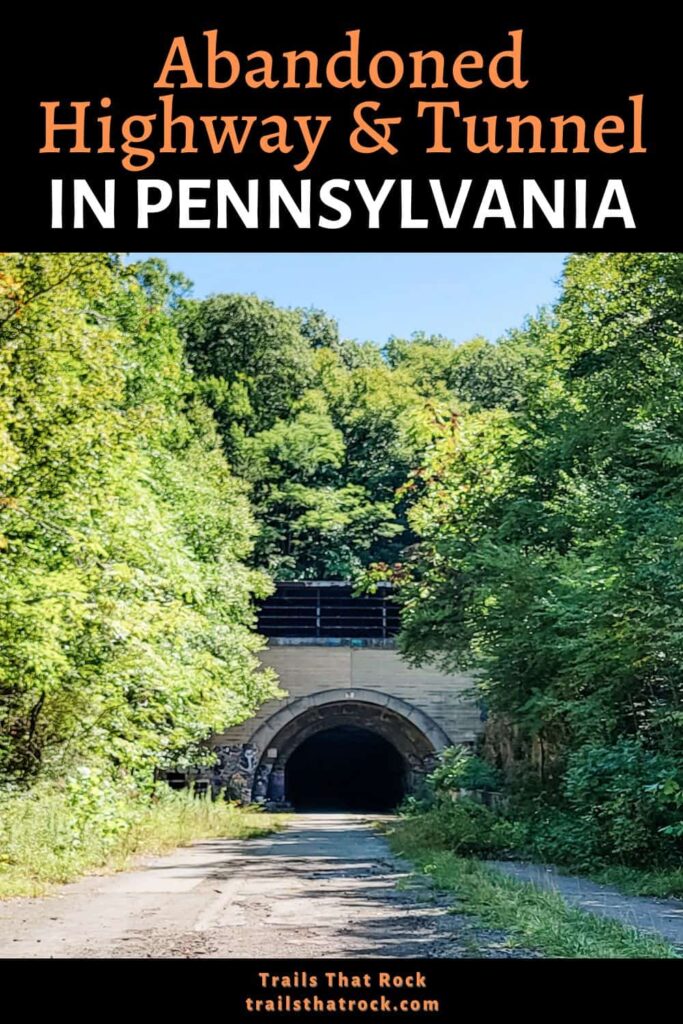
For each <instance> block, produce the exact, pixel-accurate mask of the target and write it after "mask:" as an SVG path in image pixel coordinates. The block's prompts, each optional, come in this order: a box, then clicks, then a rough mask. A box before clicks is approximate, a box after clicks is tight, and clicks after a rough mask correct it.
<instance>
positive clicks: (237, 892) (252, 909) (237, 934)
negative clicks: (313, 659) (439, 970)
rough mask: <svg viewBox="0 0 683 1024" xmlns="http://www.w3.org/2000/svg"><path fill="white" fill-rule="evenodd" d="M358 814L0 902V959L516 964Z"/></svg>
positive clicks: (314, 820)
mask: <svg viewBox="0 0 683 1024" xmlns="http://www.w3.org/2000/svg"><path fill="white" fill-rule="evenodd" d="M407 876H408V871H407V869H406V867H405V866H403V865H401V864H400V863H399V862H397V861H396V860H395V859H394V858H393V857H392V855H391V853H390V851H389V848H388V846H387V844H386V842H385V840H384V839H383V838H382V837H381V836H379V835H378V834H377V833H376V832H374V831H373V829H372V827H371V823H370V821H369V819H367V818H365V817H363V816H362V815H300V816H297V817H296V818H294V819H293V820H292V822H291V824H290V825H289V826H288V827H287V828H286V829H285V830H283V831H282V832H280V833H276V834H275V835H272V836H267V837H265V838H263V839H252V840H248V841H246V842H245V841H239V840H215V839H214V840H207V841H204V842H200V843H196V844H195V845H193V846H191V847H186V848H184V849H179V850H176V851H175V852H174V853H172V854H170V855H168V856H165V857H159V858H156V859H153V860H152V859H150V860H147V861H145V862H143V863H142V864H141V866H139V867H138V868H137V869H136V870H133V871H127V872H124V873H122V874H117V875H109V876H90V877H88V878H84V879H82V880H81V881H78V882H75V883H72V884H70V885H66V886H63V887H61V888H60V889H59V890H58V892H57V894H55V895H53V896H49V897H47V898H44V899H20V900H13V901H9V902H5V903H1V904H0V956H3V957H7V956H14V957H198V958H203V957H220V956H227V957H290V956H291V957H331V956H337V957H352V956H358V957H389V956H397V957H416V956H425V957H471V956H487V957H492V958H499V957H512V956H515V957H518V956H524V955H528V954H525V953H524V952H523V951H519V950H509V949H507V948H506V945H505V937H504V936H503V935H501V934H499V933H497V932H492V931H487V930H483V929H481V928H480V927H478V926H477V925H476V922H474V923H473V922H472V920H471V919H469V918H465V917H458V916H457V915H454V914H451V913H449V912H448V904H447V901H446V900H445V899H443V898H440V897H438V896H435V895H434V894H433V893H432V892H431V891H430V890H429V887H428V886H427V885H426V884H419V883H418V884H417V885H416V884H415V883H408V881H407Z"/></svg>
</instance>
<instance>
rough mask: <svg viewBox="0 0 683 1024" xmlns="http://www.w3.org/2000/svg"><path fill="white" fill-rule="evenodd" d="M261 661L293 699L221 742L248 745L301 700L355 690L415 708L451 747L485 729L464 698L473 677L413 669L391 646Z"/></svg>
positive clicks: (295, 649)
mask: <svg viewBox="0 0 683 1024" xmlns="http://www.w3.org/2000/svg"><path fill="white" fill-rule="evenodd" d="M261 660H262V662H263V663H264V665H268V666H269V667H271V668H273V669H274V670H275V672H276V673H277V675H278V678H279V680H280V685H281V686H282V688H283V689H284V690H287V692H288V694H289V696H288V697H287V698H286V699H285V700H272V701H268V702H267V703H266V704H264V705H263V707H262V708H261V709H260V711H259V712H258V714H257V715H256V716H255V717H254V718H252V719H250V720H249V721H247V722H243V723H242V724H241V725H238V726H235V727H234V728H233V729H228V730H227V731H226V732H224V733H221V734H220V735H219V736H217V737H216V742H217V743H229V744H239V743H248V742H249V740H250V738H251V736H252V735H253V733H254V732H255V731H256V729H257V727H258V726H259V725H260V724H261V723H262V722H265V721H266V719H268V718H270V716H271V715H272V714H273V713H274V712H275V711H277V710H278V709H279V708H281V707H283V706H286V705H287V704H289V703H291V702H292V701H293V700H295V699H296V698H298V697H303V696H306V695H307V694H309V693H317V692H319V691H321V690H336V689H344V690H349V691H351V690H353V688H354V687H363V688H364V689H368V690H379V691H381V692H382V693H388V694H389V695H390V696H392V697H400V698H401V699H402V700H405V701H407V702H408V703H409V704H413V705H414V706H415V707H416V708H419V709H420V710H421V711H424V712H426V714H428V715H429V716H430V717H431V718H433V719H434V721H435V722H436V724H437V725H440V726H441V728H442V729H443V730H444V732H445V733H446V734H447V735H448V737H449V738H450V740H451V742H452V743H463V742H470V741H472V740H474V739H475V738H476V737H477V736H478V735H479V733H480V732H481V729H482V723H481V720H480V714H479V711H478V709H477V708H476V707H474V706H473V705H472V703H471V702H470V701H468V700H467V699H465V698H464V697H463V691H464V690H467V689H469V688H470V687H471V686H472V677H471V676H468V675H465V674H457V675H445V674H444V673H441V672H436V671H434V670H433V669H424V668H419V669H416V668H410V666H408V665H406V663H405V662H404V661H402V660H401V658H400V656H399V654H398V652H397V651H396V650H393V649H390V648H389V649H387V648H384V649H375V648H373V647H352V646H346V647H344V646H336V647H327V646H312V645H311V646H308V645H305V644H296V645H283V646H280V645H277V646H270V647H269V648H268V649H267V650H266V651H263V652H262V654H261Z"/></svg>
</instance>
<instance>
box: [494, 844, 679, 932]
mask: <svg viewBox="0 0 683 1024" xmlns="http://www.w3.org/2000/svg"><path fill="white" fill-rule="evenodd" d="M493 866H494V867H496V868H497V869H498V870H499V871H503V872H504V873H505V874H506V875H511V876H512V877H513V878H516V879H518V880H519V881H521V882H533V884H534V885H536V886H538V887H539V888H540V889H548V890H550V891H552V892H557V893H559V894H560V895H561V896H563V897H564V899H565V900H566V901H567V903H570V904H571V905H572V906H574V907H579V908H580V909H581V910H587V911H589V912H590V913H591V914H599V915H600V916H601V917H612V918H614V919H615V920H616V921H620V922H621V923H622V924H625V925H628V926H630V927H631V928H638V929H639V930H640V931H643V932H651V933H653V934H657V935H663V936H664V938H665V939H668V940H669V942H671V943H673V945H674V946H680V947H681V948H683V900H674V899H669V900H666V899H654V898H651V897H645V896H625V895H624V893H622V892H619V890H618V889H613V888H612V887H611V886H609V885H599V884H598V883H597V882H591V881H589V880H588V879H587V878H581V877H580V876H578V875H563V874H561V872H559V871H557V870H556V869H555V868H550V867H544V866H543V865H541V864H527V863H524V862H523V861H500V862H493Z"/></svg>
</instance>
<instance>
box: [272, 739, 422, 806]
mask: <svg viewBox="0 0 683 1024" xmlns="http://www.w3.org/2000/svg"><path fill="white" fill-rule="evenodd" d="M405 788H406V787H405V766H404V763H403V758H402V757H401V755H400V754H399V752H398V751H397V749H396V747H395V746H394V745H393V744H392V743H390V742H389V741H388V740H385V739H384V738H383V737H382V736H379V735H378V734H377V733H375V732H372V731H371V730H370V729H364V728H362V727H360V726H356V725H339V726H336V727H334V728H331V729H323V730H321V731H320V732H316V733H314V735H312V736H309V738H308V739H306V740H304V741H303V743H301V744H300V745H299V746H298V747H297V748H296V750H294V752H293V753H292V754H291V756H290V757H289V760H288V762H287V766H286V771H285V791H286V794H287V800H288V801H289V803H291V804H292V805H293V806H294V807H295V809H296V810H298V811H304V810H305V811H330V810H333V811H391V810H393V809H394V808H395V807H396V806H397V805H398V804H399V803H400V802H401V800H402V798H403V796H404V794H405Z"/></svg>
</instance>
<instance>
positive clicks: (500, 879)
mask: <svg viewBox="0 0 683 1024" xmlns="http://www.w3.org/2000/svg"><path fill="white" fill-rule="evenodd" d="M481 810H483V808H479V811H481ZM424 822H425V816H418V817H407V818H403V819H402V820H400V821H399V823H398V824H397V825H396V826H394V827H393V828H392V830H391V831H390V833H389V840H390V842H391V845H392V848H393V849H394V850H395V852H396V853H399V854H402V855H405V856H407V857H409V858H410V859H411V860H412V861H413V863H414V864H415V865H416V867H417V868H418V870H419V871H421V872H422V873H424V874H425V875H427V876H428V877H429V878H430V880H431V882H432V884H433V885H434V886H435V887H436V888H438V889H440V890H443V891H446V892H449V893H452V895H453V898H454V903H453V911H454V913H466V914H476V915H477V917H478V918H479V919H480V920H481V921H482V922H483V923H484V924H486V925H489V926H490V927H493V928H501V929H503V930H504V931H505V932H506V935H507V937H508V941H509V943H510V944H511V945H513V946H521V947H522V948H524V949H535V950H539V951H540V952H542V953H544V954H546V955H547V956H557V957H589V958H601V959H602V958H615V957H616V958H640V957H646V958H666V959H668V958H674V957H676V956H677V954H676V952H675V950H674V949H673V947H672V946H670V945H669V944H668V943H667V942H665V941H664V940H663V939H658V938H657V937H655V936H649V935H644V934H642V933H637V932H636V931H635V930H634V929H632V928H627V927H625V926H624V925H621V924H619V923H618V922H616V921H610V920H608V919H607V918H602V917H598V916H596V915H594V914H589V913H586V912H584V911H582V910H578V909H575V908H572V907H570V906H568V904H567V903H566V902H565V901H564V900H563V899H562V897H561V896H559V895H558V894H556V893H550V892H542V891H541V890H539V889H537V888H535V887H534V886H532V885H528V884H526V883H523V882H517V881H515V880H513V879H510V878H506V877H505V876H504V875H502V874H500V872H497V871H495V870H494V869H492V868H489V867H487V866H486V865H484V864H482V863H481V862H480V861H475V860H470V859H468V858H467V857H463V856H459V855H458V853H455V852H453V851H452V850H450V849H444V844H443V841H442V838H441V833H440V831H439V830H438V829H437V830H436V832H434V833H431V832H429V831H426V830H425V827H424ZM434 840H436V841H437V845H432V843H433V841H434ZM463 852H464V851H463Z"/></svg>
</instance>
